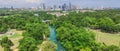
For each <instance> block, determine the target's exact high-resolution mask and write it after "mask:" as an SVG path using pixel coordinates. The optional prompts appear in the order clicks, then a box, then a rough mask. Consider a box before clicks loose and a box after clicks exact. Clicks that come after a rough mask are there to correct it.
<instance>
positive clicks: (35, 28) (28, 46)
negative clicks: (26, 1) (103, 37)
mask: <svg viewBox="0 0 120 51" xmlns="http://www.w3.org/2000/svg"><path fill="white" fill-rule="evenodd" d="M0 14H1V15H2V16H0V33H5V32H6V31H7V30H8V29H17V30H24V33H23V39H21V40H20V41H19V47H18V48H19V51H37V50H38V47H37V46H38V45H39V44H41V43H42V42H43V40H45V39H44V38H45V37H46V38H47V37H49V27H48V25H47V24H45V23H43V22H44V21H45V20H50V26H53V27H55V28H56V33H57V34H56V37H57V40H58V42H60V44H61V45H62V46H63V47H64V48H65V49H66V50H67V51H120V49H119V48H118V47H117V46H114V45H111V46H106V45H105V44H100V43H97V42H96V41H95V34H94V33H93V32H91V31H89V29H87V28H91V29H100V30H101V31H103V32H108V33H118V32H120V10H101V11H95V12H79V13H76V12H69V14H67V15H63V16H60V17H56V16H55V15H51V14H48V13H47V12H42V11H41V12H39V11H37V12H34V11H29V12H28V11H13V12H8V13H7V14H5V13H4V12H3V13H0ZM44 36H45V37H44ZM0 42H1V45H2V47H5V49H7V50H10V46H13V43H12V42H11V41H10V40H9V39H8V38H7V37H6V38H3V39H2V40H1V41H0ZM42 46H43V47H42V48H43V50H44V51H49V50H50V49H51V50H50V51H54V50H56V45H55V44H54V43H52V42H49V41H48V42H47V43H46V44H43V45H42Z"/></svg>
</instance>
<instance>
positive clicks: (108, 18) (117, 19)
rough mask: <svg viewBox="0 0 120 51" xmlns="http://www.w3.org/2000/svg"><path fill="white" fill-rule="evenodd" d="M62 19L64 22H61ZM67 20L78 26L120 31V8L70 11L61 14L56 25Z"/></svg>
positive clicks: (105, 30)
mask: <svg viewBox="0 0 120 51" xmlns="http://www.w3.org/2000/svg"><path fill="white" fill-rule="evenodd" d="M60 21H62V22H60ZM64 21H65V22H68V23H71V24H73V25H75V26H77V27H80V26H82V27H89V28H92V29H101V31H104V32H108V33H118V32H120V10H103V11H96V12H84V13H82V12H79V13H76V12H70V13H69V14H68V15H66V16H60V17H59V18H58V20H57V22H59V23H56V25H55V26H56V27H58V26H59V25H60V24H63V23H64Z"/></svg>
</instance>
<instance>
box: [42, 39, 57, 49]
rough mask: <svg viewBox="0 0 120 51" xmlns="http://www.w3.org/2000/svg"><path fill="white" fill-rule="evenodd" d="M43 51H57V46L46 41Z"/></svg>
mask: <svg viewBox="0 0 120 51" xmlns="http://www.w3.org/2000/svg"><path fill="white" fill-rule="evenodd" d="M41 47H42V51H56V49H57V45H56V44H54V43H53V42H51V41H44V42H43V44H42V45H41Z"/></svg>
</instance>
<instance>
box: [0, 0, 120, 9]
mask: <svg viewBox="0 0 120 51" xmlns="http://www.w3.org/2000/svg"><path fill="white" fill-rule="evenodd" d="M70 1H71V3H72V4H73V5H76V6H78V7H101V6H102V7H119V8H120V0H70ZM41 3H45V4H46V5H61V4H63V3H68V0H0V7H11V6H13V7H37V6H40V4H41Z"/></svg>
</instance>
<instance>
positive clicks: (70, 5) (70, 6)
mask: <svg viewBox="0 0 120 51" xmlns="http://www.w3.org/2000/svg"><path fill="white" fill-rule="evenodd" d="M71 9H72V4H71V2H69V11H70V10H71Z"/></svg>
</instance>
